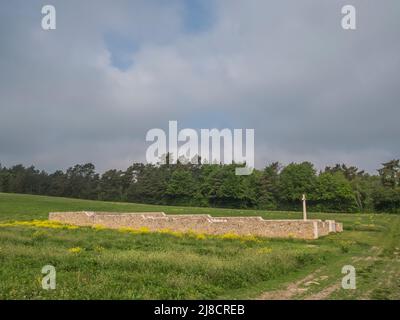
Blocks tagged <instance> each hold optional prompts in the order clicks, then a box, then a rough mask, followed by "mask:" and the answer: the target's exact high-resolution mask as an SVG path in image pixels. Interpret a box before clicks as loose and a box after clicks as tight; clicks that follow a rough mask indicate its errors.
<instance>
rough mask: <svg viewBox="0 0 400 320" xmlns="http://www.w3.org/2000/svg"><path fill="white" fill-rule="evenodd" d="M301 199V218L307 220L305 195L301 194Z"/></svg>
mask: <svg viewBox="0 0 400 320" xmlns="http://www.w3.org/2000/svg"><path fill="white" fill-rule="evenodd" d="M301 200H302V201H303V220H304V221H305V220H307V208H306V195H305V194H303V198H302V199H301Z"/></svg>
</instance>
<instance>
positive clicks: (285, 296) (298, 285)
mask: <svg viewBox="0 0 400 320" xmlns="http://www.w3.org/2000/svg"><path fill="white" fill-rule="evenodd" d="M320 273H321V269H318V270H316V271H314V272H313V273H311V274H309V275H308V276H306V277H305V278H303V279H301V280H298V281H296V282H294V283H290V284H289V285H288V286H287V287H286V288H285V289H282V290H275V291H268V292H264V293H263V294H262V295H261V296H260V297H259V298H258V299H260V300H291V299H294V298H295V297H296V296H298V295H302V294H305V293H306V292H307V291H308V290H309V288H311V286H312V285H319V284H320V281H322V280H325V279H327V278H328V276H326V275H320ZM321 293H322V292H321ZM329 294H330V292H329V291H328V292H325V293H324V295H329ZM311 297H315V299H324V297H322V295H321V298H319V297H318V296H317V295H313V296H311Z"/></svg>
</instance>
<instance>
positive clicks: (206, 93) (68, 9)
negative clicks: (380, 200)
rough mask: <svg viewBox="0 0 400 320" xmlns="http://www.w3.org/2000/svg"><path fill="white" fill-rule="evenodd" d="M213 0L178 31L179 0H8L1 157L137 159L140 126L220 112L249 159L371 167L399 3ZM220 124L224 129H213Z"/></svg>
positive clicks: (203, 124)
mask: <svg viewBox="0 0 400 320" xmlns="http://www.w3.org/2000/svg"><path fill="white" fill-rule="evenodd" d="M352 2H353V4H354V5H355V6H356V8H357V13H358V29H357V30H356V31H344V30H342V29H341V27H340V19H341V14H340V8H341V6H342V5H344V4H347V2H345V1H328V0H324V1H318V2H317V3H316V2H315V1H309V0H304V1H295V0H293V1H289V0H285V1H261V0H260V1H256V0H252V1H239V0H233V1H217V2H216V4H215V10H216V12H215V17H214V18H215V21H214V23H213V24H212V26H210V28H207V29H206V30H204V31H202V32H199V33H191V32H185V30H184V23H183V21H184V19H183V17H182V2H181V1H169V2H168V4H166V3H165V2H162V1H161V2H160V1H113V2H111V1H88V0H86V1H54V5H55V6H56V8H57V23H58V25H57V30H55V31H54V32H52V31H51V32H44V31H42V30H41V29H40V18H41V15H40V7H41V2H39V1H31V2H29V4H26V2H25V1H15V2H14V1H13V2H11V1H10V2H8V3H7V4H6V5H5V9H6V11H8V12H14V13H15V15H12V14H11V15H1V18H2V19H0V39H1V46H0V113H1V117H0V162H1V163H2V164H5V165H11V164H15V163H19V162H22V163H24V164H35V165H37V166H38V167H40V168H45V169H49V170H54V169H56V168H65V167H67V166H70V165H73V164H75V163H77V162H84V161H92V162H94V163H95V164H96V165H97V166H98V167H99V168H100V169H101V170H104V169H107V168H110V167H113V166H117V167H124V166H127V165H129V163H130V162H132V161H143V160H144V154H145V149H146V147H147V144H146V142H145V134H146V132H147V130H149V129H151V128H155V127H162V128H166V127H167V125H168V120H178V121H179V127H180V128H184V127H194V128H209V127H213V126H216V125H221V126H224V127H230V128H232V129H233V128H254V129H255V130H256V154H255V156H256V164H257V165H258V166H263V165H264V164H265V163H266V162H267V161H275V160H281V161H283V162H289V161H292V160H293V161H303V160H310V161H314V162H315V163H316V164H317V165H318V166H320V167H323V166H324V165H325V164H332V163H335V162H339V161H342V162H347V163H352V164H355V165H358V166H360V167H362V168H365V169H368V170H370V171H373V170H374V169H375V168H376V167H377V166H378V165H379V163H380V162H382V161H385V160H388V159H389V158H394V157H397V158H398V157H400V150H399V144H398V138H397V137H398V136H399V135H400V127H399V126H398V119H399V118H400V108H399V106H398V102H399V100H400V99H399V98H400V93H399V90H398V89H397V86H398V83H399V82H400V81H399V80H400V79H399V77H400V76H399V70H400V43H399V41H398V36H399V30H400V19H399V18H400V10H399V9H400V4H399V2H398V1H396V0H386V1H380V2H379V3H377V2H374V1H360V0H357V1H352ZM107 32H115V33H120V34H122V35H123V37H124V38H127V39H132V41H133V42H135V43H136V44H137V50H135V52H133V53H132V55H133V60H134V64H133V65H132V67H131V68H129V69H128V70H126V71H121V70H118V69H117V68H115V67H114V66H113V65H112V64H111V60H110V57H111V52H109V51H108V50H109V49H110V48H108V47H107V45H106V43H105V41H104V36H105V34H106V33H107ZM221 129H222V128H221Z"/></svg>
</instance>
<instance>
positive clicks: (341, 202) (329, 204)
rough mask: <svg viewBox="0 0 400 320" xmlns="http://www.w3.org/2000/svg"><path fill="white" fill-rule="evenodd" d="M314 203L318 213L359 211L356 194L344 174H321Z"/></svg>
mask: <svg viewBox="0 0 400 320" xmlns="http://www.w3.org/2000/svg"><path fill="white" fill-rule="evenodd" d="M312 202H313V203H314V207H315V209H316V210H318V211H345V212H354V211H356V210H357V201H356V197H355V194H354V192H353V189H352V187H351V184H350V182H349V181H348V180H347V179H346V178H345V177H344V175H343V173H342V172H336V173H330V172H325V173H322V174H320V175H319V176H318V178H317V184H316V189H315V191H314V199H313V201H312Z"/></svg>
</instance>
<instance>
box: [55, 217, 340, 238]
mask: <svg viewBox="0 0 400 320" xmlns="http://www.w3.org/2000/svg"><path fill="white" fill-rule="evenodd" d="M49 219H50V220H54V221H59V222H62V223H69V224H74V225H78V226H94V225H101V226H104V227H106V228H121V227H130V228H134V229H139V228H141V227H145V228H148V229H149V230H151V231H158V230H163V229H169V230H174V231H181V232H188V231H194V232H199V233H206V234H225V233H235V234H239V235H255V236H260V237H268V238H288V237H292V238H298V239H317V238H318V237H320V236H325V235H327V234H329V233H331V232H341V231H342V229H343V227H342V225H341V223H337V222H335V221H333V220H327V221H321V220H307V221H304V220H264V219H263V218H261V217H212V216H210V215H200V214H196V215H166V214H165V213H163V212H145V213H108V212H85V211H83V212H51V213H50V214H49Z"/></svg>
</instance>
